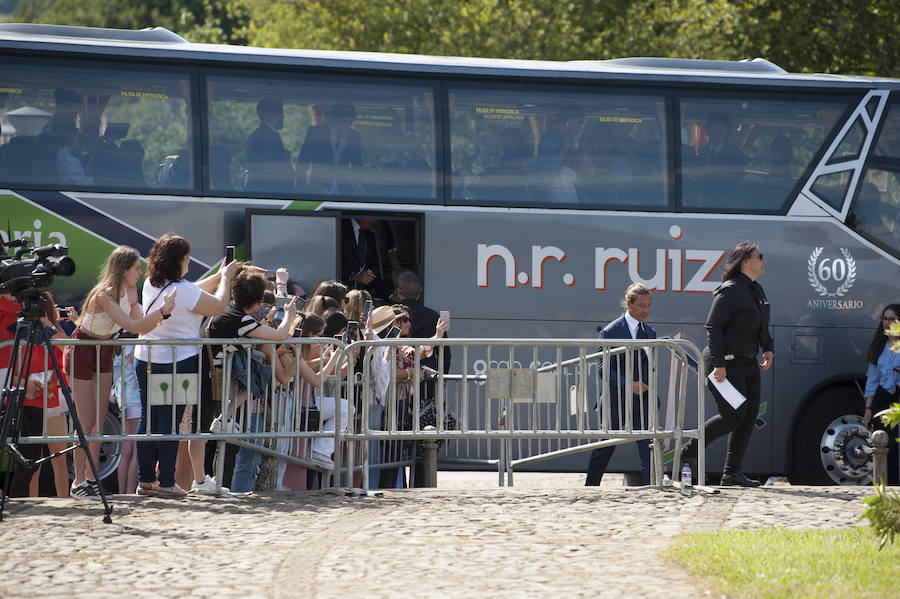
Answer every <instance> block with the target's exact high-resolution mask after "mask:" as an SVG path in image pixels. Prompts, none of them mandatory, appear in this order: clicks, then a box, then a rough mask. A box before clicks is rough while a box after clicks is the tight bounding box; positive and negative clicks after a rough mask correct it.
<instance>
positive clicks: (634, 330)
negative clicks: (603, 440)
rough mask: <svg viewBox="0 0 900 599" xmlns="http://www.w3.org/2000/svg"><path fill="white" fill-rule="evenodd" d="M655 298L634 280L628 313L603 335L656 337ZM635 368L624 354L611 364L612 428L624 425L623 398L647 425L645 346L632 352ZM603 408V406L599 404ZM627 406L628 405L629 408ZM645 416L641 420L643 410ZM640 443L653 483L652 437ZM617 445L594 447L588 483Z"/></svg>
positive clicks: (636, 421)
mask: <svg viewBox="0 0 900 599" xmlns="http://www.w3.org/2000/svg"><path fill="white" fill-rule="evenodd" d="M651 304H652V298H651V297H650V290H649V289H647V288H646V287H645V286H643V285H641V284H640V283H633V284H631V285H629V286H628V289H626V290H625V299H624V300H622V305H623V306H624V308H625V314H623V315H622V316H620V317H619V318H617V319H615V320H614V321H612V322H611V323H609V324H608V325H607V326H606V327H605V328H604V329H603V330H601V331H600V338H601V339H656V331H655V330H654V329H653V327H651V326H650V325H648V324H647V323H646V322H645V321H646V320H647V317H648V316H650V305H651ZM602 366H603V362H602V360H601V361H600V362H599V363H598V371H599V372H602ZM632 368H633V372H632V373H631V375H630V376H629V375H628V373H626V372H625V354H620V355H618V356H615V357H614V358H613V359H612V361H611V362H610V364H609V394H610V398H609V415H610V420H611V422H610V423H609V426H608V428H609V429H624V428H625V417H624V416H625V415H624V414H622V417H621V419H620V416H619V404H620V398H622V397H626V398H630V401H629V400H628V399H626V400H625V404H626V406H627V405H628V404H629V403H630V405H631V410H632V422H633V426H634V428H635V429H638V428H643V429H646V428H647V427H648V422H649V411H648V405H647V389H648V386H647V384H648V382H649V370H650V365H649V362H648V360H647V354H646V353H645V352H644V351H642V350H637V351H634V352H633V354H632ZM597 409H598V410H600V412H601V418H602V407H601V406H599V405H598V406H597ZM626 409H627V408H626ZM642 412H643V414H644V418H643V421H642V420H641V413H642ZM636 443H637V446H638V454H639V455H640V457H641V471H642V473H643V477H644V484H645V485H646V484H650V441H649V439H644V440H641V441H636ZM615 449H616V446H610V447H601V448H599V449H594V450H593V451H591V459H590V462H589V463H588V471H587V479H586V480H585V483H584V484H585V486H597V485H599V484H600V479H602V478H603V473H604V472H606V466H607V464H609V460H610V458H611V457H612V455H613V452H614V451H615Z"/></svg>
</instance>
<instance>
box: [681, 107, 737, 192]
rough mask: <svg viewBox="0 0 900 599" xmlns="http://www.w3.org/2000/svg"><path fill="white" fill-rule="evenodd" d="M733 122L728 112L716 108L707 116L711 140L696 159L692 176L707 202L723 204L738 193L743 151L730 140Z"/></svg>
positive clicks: (707, 126) (707, 130)
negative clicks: (727, 114)
mask: <svg viewBox="0 0 900 599" xmlns="http://www.w3.org/2000/svg"><path fill="white" fill-rule="evenodd" d="M733 133H734V125H733V124H732V122H731V119H730V118H728V116H726V115H724V114H721V113H718V112H714V113H711V114H710V115H709V116H707V117H706V135H707V136H708V137H709V144H707V145H706V146H704V147H702V148H700V150H699V151H698V152H697V155H696V157H695V158H694V159H693V167H694V173H693V176H694V178H695V179H696V180H697V183H698V185H699V186H700V196H701V201H703V202H704V205H711V204H721V203H722V202H727V201H728V198H730V197H733V196H734V195H735V190H736V188H737V186H738V184H739V183H740V182H741V179H743V177H744V163H745V160H744V154H743V153H742V152H741V151H740V149H738V147H737V146H735V145H734V144H733V143H731V139H730V138H731V136H732V134H733Z"/></svg>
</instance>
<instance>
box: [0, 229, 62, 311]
mask: <svg viewBox="0 0 900 599" xmlns="http://www.w3.org/2000/svg"><path fill="white" fill-rule="evenodd" d="M6 247H8V248H10V249H11V248H16V251H15V254H14V255H12V256H9V255H8V254H7V253H6V250H5V249H4V248H3V244H2V243H0V293H8V294H10V295H13V296H15V298H16V300H18V301H19V303H21V304H23V305H25V304H26V303H27V302H28V300H30V299H33V298H35V297H37V296H40V294H41V291H43V290H45V289H47V288H49V287H50V285H52V284H53V277H54V276H56V275H59V276H61V277H70V276H72V274H73V273H74V272H75V261H74V260H72V258H70V257H69V256H67V254H68V253H69V248H68V247H66V246H64V245H59V244H58V243H57V244H53V245H45V246H43V247H39V248H34V249H29V248H28V240H27V239H24V238H23V239H15V240H11V241H9V242H7V243H6ZM25 255H31V256H33V257H32V258H27V259H26V258H23V257H22V256H25Z"/></svg>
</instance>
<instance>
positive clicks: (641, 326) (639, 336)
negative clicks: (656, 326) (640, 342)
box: [634, 322, 649, 339]
mask: <svg viewBox="0 0 900 599" xmlns="http://www.w3.org/2000/svg"><path fill="white" fill-rule="evenodd" d="M634 338H635V339H649V337H648V336H647V331H645V330H644V323H643V322H639V323H638V327H637V334H636V335H635V337H634Z"/></svg>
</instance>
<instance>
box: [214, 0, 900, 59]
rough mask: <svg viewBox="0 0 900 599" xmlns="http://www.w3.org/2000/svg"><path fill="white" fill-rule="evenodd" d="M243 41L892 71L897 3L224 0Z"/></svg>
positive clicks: (899, 48) (898, 53)
mask: <svg viewBox="0 0 900 599" xmlns="http://www.w3.org/2000/svg"><path fill="white" fill-rule="evenodd" d="M231 2H232V5H233V6H234V7H240V8H242V9H243V10H244V11H245V13H246V15H247V18H246V21H245V30H244V31H245V37H246V38H247V40H248V42H249V43H250V44H252V45H259V46H269V47H276V46H280V47H299V48H315V49H328V50H364V51H380V52H401V53H419V54H438V55H449V56H491V57H498V58H528V59H547V60H585V59H588V60H602V59H607V58H615V57H620V56H668V57H675V56H677V57H682V58H707V59H719V60H736V59H741V58H753V57H756V56H760V57H764V58H768V59H769V60H772V61H773V62H775V63H777V64H780V65H781V66H782V67H784V68H785V69H787V70H789V71H797V72H834V73H857V74H871V73H877V74H879V75H887V76H889V75H900V66H898V65H900V45H898V44H897V43H896V42H895V41H894V39H895V38H896V35H895V34H896V32H898V30H900V11H897V10H895V6H894V5H895V0H860V1H858V2H853V3H850V2H845V1H844V0H730V1H729V0H665V1H661V0H607V1H605V2H598V1H596V0H569V1H564V0H563V1H559V0H530V1H524V0H460V1H459V2H455V3H446V2H435V1H434V0H368V1H367V0H329V1H324V0H283V1H281V2H271V1H269V0H231Z"/></svg>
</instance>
